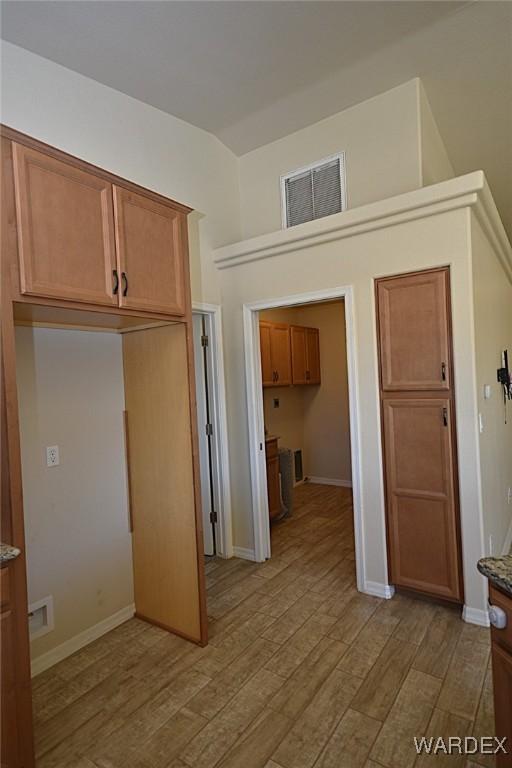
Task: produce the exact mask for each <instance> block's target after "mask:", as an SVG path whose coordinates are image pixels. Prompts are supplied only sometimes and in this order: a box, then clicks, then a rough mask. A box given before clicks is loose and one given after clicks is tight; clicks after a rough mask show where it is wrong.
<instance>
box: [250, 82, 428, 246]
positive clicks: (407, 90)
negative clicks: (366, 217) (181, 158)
mask: <svg viewBox="0 0 512 768" xmlns="http://www.w3.org/2000/svg"><path fill="white" fill-rule="evenodd" d="M417 89H418V85H417V80H410V81H409V82H407V83H404V84H403V85H400V86H398V87H397V88H393V89H392V90H390V91H386V93H383V94H380V95H379V96H376V97H374V98H373V99H368V100H367V101H363V102H362V103H361V104H357V105H356V106H354V107H351V108H350V109H346V110H344V111H343V112H339V113H338V114H336V115H333V116H332V117H328V118H327V119H325V120H322V121H320V122H318V123H315V124H314V125H310V126H308V127H307V128H303V129H302V130H300V131H297V132H296V133H292V134H290V135H289V136H285V137H284V138H282V139H278V140H277V141H274V142H272V143H271V144H266V145H265V146H263V147H260V148H259V149H255V150H253V151H252V152H248V153H247V154H245V155H242V157H241V158H240V201H241V215H242V232H243V237H244V238H249V237H253V236H255V235H260V234H263V233H265V232H273V231H274V230H277V229H280V228H281V199H280V185H279V177H280V176H281V175H282V174H285V173H288V172H289V171H293V170H295V169H297V168H300V167H302V166H304V165H309V164H310V163H313V162H315V161H317V160H321V159H322V158H324V157H328V156H329V155H332V154H335V153H336V152H340V151H342V150H344V151H345V152H346V166H347V198H348V207H349V208H357V207H358V206H360V205H364V204H365V203H370V202H373V201H375V200H382V199H383V198H386V197H392V196H393V195H398V194H400V193H402V192H408V191H409V190H412V189H417V188H418V187H420V186H421V168H420V165H421V163H420V146H419V139H418V137H419V104H418V96H417Z"/></svg>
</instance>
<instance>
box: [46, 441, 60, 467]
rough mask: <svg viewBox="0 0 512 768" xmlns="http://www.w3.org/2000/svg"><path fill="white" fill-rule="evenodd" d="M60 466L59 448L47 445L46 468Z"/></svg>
mask: <svg viewBox="0 0 512 768" xmlns="http://www.w3.org/2000/svg"><path fill="white" fill-rule="evenodd" d="M59 464H60V457H59V446H58V445H47V446H46V466H47V467H58V466H59Z"/></svg>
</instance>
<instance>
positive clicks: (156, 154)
mask: <svg viewBox="0 0 512 768" xmlns="http://www.w3.org/2000/svg"><path fill="white" fill-rule="evenodd" d="M1 54H2V58H1V64H2V75H1V93H2V97H1V120H2V122H3V123H4V124H6V125H8V126H10V127H11V128H16V129H17V130H19V131H22V132H23V133H27V134H29V135H30V136H33V137H35V138H36V139H40V140H41V141H45V142H46V143H48V144H51V145H53V146H55V147H58V148H59V149H62V150H64V151H66V152H70V153H71V154H73V155H76V156H77V157H80V158H81V159H83V160H87V161H88V162H90V163H94V164H95V165H99V166H100V167H102V168H105V169H106V170H109V171H112V172H113V173H116V174H118V175H120V176H123V177H125V178H126V179H129V180H130V181H133V182H136V183H138V184H141V185H142V186H144V187H147V188H148V189H152V190H154V191H155V192H159V193H160V194H162V195H165V196H167V197H171V198H173V199H175V200H177V201H179V202H181V203H185V204H186V205H189V206H191V207H192V208H194V209H195V213H193V214H191V216H190V217H189V235H190V253H191V272H192V295H193V299H194V300H196V301H205V302H217V301H218V300H219V289H218V276H217V273H216V270H215V268H214V266H213V264H212V260H211V250H212V248H215V247H216V246H218V245H221V244H223V243H226V242H230V241H233V240H237V239H239V236H240V227H239V198H238V164H237V159H236V157H235V156H234V155H233V153H232V152H231V151H230V150H228V149H227V148H226V147H225V146H224V145H223V144H221V142H220V141H219V140H218V139H217V138H215V137H214V136H213V135H212V134H210V133H207V132H206V131H203V130H201V129H199V128H196V127H195V126H192V125H190V124H189V123H185V122H183V121H182V120H179V119H177V118H175V117H172V116H171V115H168V114H166V113H165V112H161V111H160V110H158V109H155V108H154V107H150V106H148V105H147V104H143V103H142V102H140V101H137V100H136V99H132V98H131V97H129V96H126V95H125V94H122V93H119V91H115V90H114V89H112V88H108V87H107V86H104V85H101V84H100V83H97V82H95V81H94V80H91V79H89V78H87V77H83V76H82V75H79V74H77V73H76V72H72V71H71V70H69V69H66V68H65V67H62V66H60V65H58V64H54V63H53V62H51V61H49V60H48V59H44V58H41V57H40V56H36V55H35V54H33V53H29V52H28V51H26V50H24V49H23V48H19V47H18V46H14V45H11V44H10V43H7V42H5V41H2V46H1Z"/></svg>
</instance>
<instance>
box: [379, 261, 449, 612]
mask: <svg viewBox="0 0 512 768" xmlns="http://www.w3.org/2000/svg"><path fill="white" fill-rule="evenodd" d="M376 300H377V318H378V346H379V363H380V400H381V415H382V433H383V449H384V475H385V478H384V479H385V488H386V523H387V542H388V563H389V577H390V581H391V582H392V583H393V584H394V585H395V586H397V587H402V588H405V589H410V590H415V591H417V592H421V593H424V594H427V595H432V596H436V597H440V598H444V599H447V600H451V601H454V602H459V603H460V602H462V601H463V584H462V568H461V548H460V530H459V504H458V479H457V460H456V457H457V452H456V430H455V409H454V389H453V360H452V339H451V316H450V274H449V270H448V268H446V269H435V270H428V271H425V272H416V273H413V274H406V275H399V276H396V277H390V278H383V279H380V280H377V282H376Z"/></svg>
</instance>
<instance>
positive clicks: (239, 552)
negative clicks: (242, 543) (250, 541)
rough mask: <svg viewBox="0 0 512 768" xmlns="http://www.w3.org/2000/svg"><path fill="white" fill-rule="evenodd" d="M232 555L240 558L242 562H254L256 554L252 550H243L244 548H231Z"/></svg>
mask: <svg viewBox="0 0 512 768" xmlns="http://www.w3.org/2000/svg"><path fill="white" fill-rule="evenodd" d="M233 555H234V556H235V557H240V558H241V559H242V560H252V561H253V562H256V554H255V552H254V549H245V547H233Z"/></svg>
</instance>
